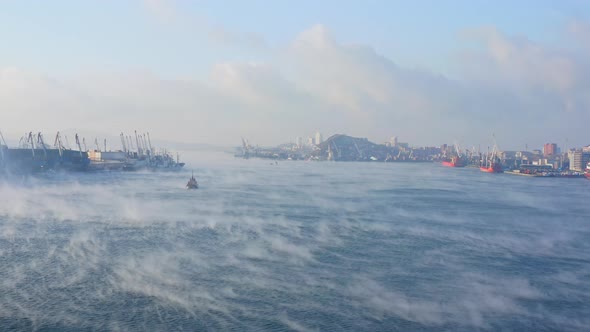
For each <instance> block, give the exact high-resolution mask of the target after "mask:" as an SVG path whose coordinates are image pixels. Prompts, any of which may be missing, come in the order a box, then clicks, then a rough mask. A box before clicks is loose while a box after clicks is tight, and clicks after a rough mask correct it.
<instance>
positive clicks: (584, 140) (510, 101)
mask: <svg viewBox="0 0 590 332" xmlns="http://www.w3.org/2000/svg"><path fill="white" fill-rule="evenodd" d="M1 5H2V7H3V10H2V11H1V12H0V22H1V23H0V26H1V27H2V29H0V38H2V40H3V43H4V48H3V52H2V56H0V106H2V112H1V113H0V114H1V115H0V122H1V125H0V130H2V131H3V132H4V133H5V136H7V137H13V138H14V137H15V136H16V137H19V136H18V135H21V134H22V132H25V131H27V132H28V131H29V130H43V131H44V132H47V133H54V132H56V131H58V130H64V129H66V128H73V129H75V130H78V131H80V132H85V131H96V132H101V133H106V134H108V135H117V134H118V132H120V131H126V130H129V129H130V128H142V129H146V130H149V131H151V132H153V133H154V134H157V136H158V137H161V138H163V139H166V140H169V141H177V142H187V143H210V144H217V145H222V146H233V145H237V144H239V140H240V137H248V138H249V139H250V140H251V141H253V142H254V141H256V142H260V144H266V145H273V144H275V143H279V142H283V141H285V140H290V139H292V138H294V137H297V136H298V135H300V133H302V132H303V133H306V132H309V133H315V131H316V130H317V128H323V129H322V133H324V134H328V133H330V134H337V133H342V134H348V135H352V136H357V137H367V138H369V139H370V140H372V141H375V142H382V141H385V140H388V139H389V137H391V136H398V137H400V139H402V140H403V141H407V142H411V143H413V144H415V145H416V146H435V145H438V144H441V142H453V141H459V142H466V143H467V144H476V145H477V144H481V145H482V146H487V145H491V144H492V134H495V137H496V139H497V141H498V145H499V146H501V147H502V148H503V149H505V150H522V149H523V148H524V146H525V145H528V146H530V147H532V146H534V147H539V148H542V147H543V144H545V143H548V142H555V143H557V144H558V145H559V146H560V147H581V146H585V145H588V144H590V137H589V136H588V134H587V132H588V131H587V124H588V123H590V111H589V110H590V98H589V97H588V96H587V93H586V92H585V91H586V90H587V86H588V83H589V82H588V80H587V77H589V75H588V74H589V73H590V61H589V60H588V59H589V58H590V57H588V55H590V23H589V22H590V14H589V13H590V8H589V7H590V6H589V5H588V4H586V3H584V2H583V1H569V2H560V3H554V2H550V1H522V2H519V3H518V4H513V3H511V2H508V1H500V2H487V1H481V2H477V3H472V2H468V1H463V2H461V1H459V2H455V3H454V5H455V7H460V8H461V9H462V12H461V14H457V13H454V11H455V10H454V6H449V5H448V4H442V3H439V2H435V1H419V2H417V3H416V4H408V3H403V2H396V1H393V2H388V1H371V2H367V3H365V4H360V3H352V2H351V3H340V2H335V1H326V2H323V3H322V4H319V5H316V4H314V3H313V2H307V1H304V2H301V3H300V4H298V6H297V8H293V7H294V6H292V5H289V4H288V3H287V2H276V3H273V4H266V3H264V2H261V1H251V2H235V3H233V4H231V5H228V4H227V3H226V4H218V3H214V2H207V1H203V2H183V1H163V0H148V1H129V2H123V3H121V2H99V1H88V2H74V1H55V2H51V3H34V2H31V1H18V2H16V1H14V2H2V3H1ZM228 7H231V9H232V10H228ZM285 12H292V15H290V16H286V15H276V13H285ZM484 12H485V14H483V13H484ZM236 13H239V15H237V14H236ZM254 13H255V14H256V15H254ZM273 13H274V14H273ZM352 13H357V15H351V14H352ZM385 13H387V15H385ZM506 13H510V15H505V14H506ZM531 13H534V14H535V15H530V14H531ZM248 17H256V20H252V19H248ZM276 17H282V18H285V17H289V19H284V20H281V21H279V20H277V18H276ZM345 17H346V18H347V20H348V21H345V20H343V18H345ZM353 27H354V28H353ZM327 137H328V136H324V138H327Z"/></svg>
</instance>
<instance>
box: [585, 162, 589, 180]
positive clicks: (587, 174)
mask: <svg viewBox="0 0 590 332" xmlns="http://www.w3.org/2000/svg"><path fill="white" fill-rule="evenodd" d="M584 176H585V177H586V179H588V180H590V163H588V165H586V172H585V173H584Z"/></svg>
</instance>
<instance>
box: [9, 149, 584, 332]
mask: <svg viewBox="0 0 590 332" xmlns="http://www.w3.org/2000/svg"><path fill="white" fill-rule="evenodd" d="M187 158H188V159H189V160H188V165H187V169H186V170H185V171H182V172H180V173H158V174H155V173H148V172H143V173H141V172H140V173H91V174H73V175H72V174H69V175H64V174H46V175H43V176H35V177H29V178H18V179H11V180H6V179H4V180H0V329H1V330H41V331H53V330H55V331H67V330H71V331H78V330H121V331H158V330H174V331H179V330H187V331H194V330H197V331H200V330H215V331H217V330H234V331H258V330H267V331H292V330H294V331H363V330H366V331H397V330H399V331H410V330H432V331H441V330H450V331H461V330H464V331H473V330H513V331H525V330H529V331H554V330H561V331H580V330H589V329H590V181H587V180H585V179H537V178H534V179H531V178H526V177H518V176H511V175H506V174H484V173H481V172H479V171H478V170H477V169H470V168H463V169H453V168H444V167H442V166H440V165H437V164H412V163H387V164H385V163H333V162H324V163H317V162H279V163H278V165H277V164H271V163H270V162H269V161H264V160H242V159H234V158H233V157H231V156H226V155H223V154H220V155H218V154H215V155H205V154H200V153H195V154H190V155H189V156H188V157H187ZM191 170H194V173H195V177H196V178H197V180H198V181H199V184H200V189H198V190H194V191H187V190H186V189H185V188H184V185H185V183H186V181H187V180H188V178H189V177H190V171H191Z"/></svg>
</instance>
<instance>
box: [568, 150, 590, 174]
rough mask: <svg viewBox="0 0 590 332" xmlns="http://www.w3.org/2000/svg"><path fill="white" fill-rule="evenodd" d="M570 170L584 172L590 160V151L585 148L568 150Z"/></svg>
mask: <svg viewBox="0 0 590 332" xmlns="http://www.w3.org/2000/svg"><path fill="white" fill-rule="evenodd" d="M568 157H569V160H570V170H572V171H578V172H582V171H584V169H585V168H586V165H587V164H588V163H589V162H590V152H585V151H583V150H570V151H569V152H568Z"/></svg>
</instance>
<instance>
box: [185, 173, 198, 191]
mask: <svg viewBox="0 0 590 332" xmlns="http://www.w3.org/2000/svg"><path fill="white" fill-rule="evenodd" d="M198 188H199V184H198V183H197V179H195V174H194V173H193V174H192V175H191V178H190V179H189V180H188V183H187V184H186V189H198Z"/></svg>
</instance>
